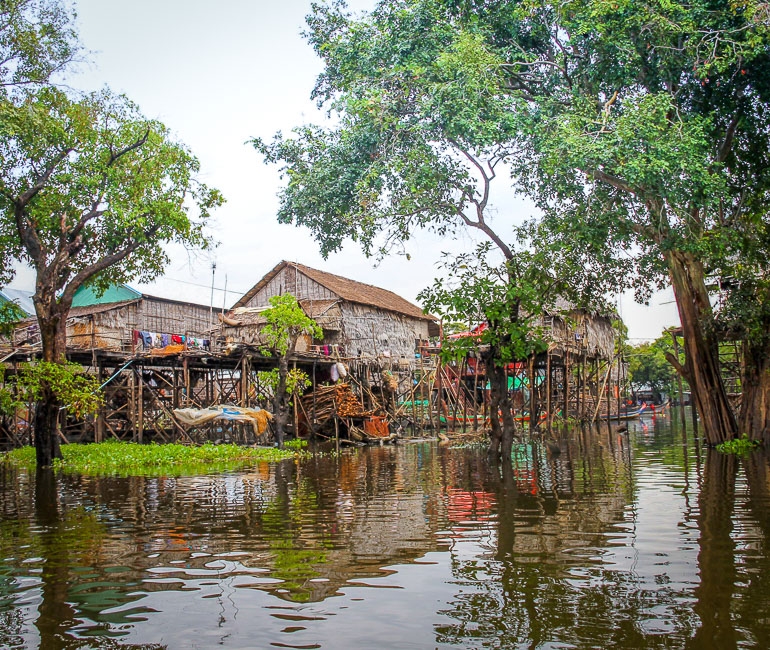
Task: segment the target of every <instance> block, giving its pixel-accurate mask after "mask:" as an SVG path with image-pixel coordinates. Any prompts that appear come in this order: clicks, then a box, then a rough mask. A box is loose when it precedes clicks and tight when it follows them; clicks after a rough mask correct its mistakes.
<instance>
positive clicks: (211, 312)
mask: <svg viewBox="0 0 770 650" xmlns="http://www.w3.org/2000/svg"><path fill="white" fill-rule="evenodd" d="M216 272H217V263H216V262H212V263H211V299H210V300H209V322H210V323H211V327H214V276H215V275H216Z"/></svg>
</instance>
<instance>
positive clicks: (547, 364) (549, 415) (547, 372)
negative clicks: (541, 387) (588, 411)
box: [545, 349, 553, 433]
mask: <svg viewBox="0 0 770 650" xmlns="http://www.w3.org/2000/svg"><path fill="white" fill-rule="evenodd" d="M551 370H552V368H551V350H550V349H549V350H548V351H547V352H546V358H545V410H546V416H545V418H546V429H547V431H548V433H551V426H552V425H553V413H551V410H552V404H551V388H552V377H551Z"/></svg>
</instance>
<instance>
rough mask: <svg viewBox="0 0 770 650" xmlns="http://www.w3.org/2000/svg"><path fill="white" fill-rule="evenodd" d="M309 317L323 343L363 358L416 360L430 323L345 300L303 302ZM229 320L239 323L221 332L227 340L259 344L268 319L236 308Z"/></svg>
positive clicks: (302, 345) (301, 346)
mask: <svg viewBox="0 0 770 650" xmlns="http://www.w3.org/2000/svg"><path fill="white" fill-rule="evenodd" d="M301 304H302V306H303V309H304V310H305V313H307V314H308V316H311V317H313V318H315V319H316V322H318V324H319V325H320V326H321V327H322V329H323V332H324V338H323V343H325V344H330V345H333V344H336V345H340V346H341V347H342V348H343V350H344V352H345V355H346V356H356V357H358V356H360V357H364V358H374V357H377V356H379V357H382V358H391V359H393V360H398V359H406V360H408V361H409V363H413V362H414V352H415V341H416V340H417V339H423V340H424V339H427V338H428V322H427V321H424V320H418V319H416V318H410V317H409V316H405V315H402V314H396V313H394V312H390V311H385V310H382V309H377V308H376V307H369V306H366V305H358V304H354V303H349V302H345V301H335V303H334V304H333V305H328V301H326V302H325V301H318V302H314V303H313V304H312V305H311V304H310V301H305V300H303V301H301ZM247 309H248V308H247ZM228 320H229V321H230V322H238V323H240V325H238V326H233V325H224V327H223V328H222V333H223V335H224V336H225V338H226V341H227V342H228V343H247V344H251V345H260V344H262V343H263V340H262V338H261V336H260V330H261V329H262V327H264V324H265V320H264V318H263V317H262V316H260V315H259V314H258V313H254V312H251V313H249V312H241V313H239V310H237V309H236V310H234V311H232V312H230V314H228ZM311 343H312V342H311V341H310V340H309V339H308V340H307V341H302V342H300V343H299V344H298V346H297V351H298V352H303V351H305V350H307V349H309V346H310V345H311Z"/></svg>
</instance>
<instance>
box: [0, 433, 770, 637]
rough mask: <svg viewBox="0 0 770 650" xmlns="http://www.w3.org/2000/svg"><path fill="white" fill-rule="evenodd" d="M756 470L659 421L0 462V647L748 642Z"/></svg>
mask: <svg viewBox="0 0 770 650" xmlns="http://www.w3.org/2000/svg"><path fill="white" fill-rule="evenodd" d="M701 462H702V463H703V464H702V465H701ZM701 469H702V471H701ZM769 490H770V465H768V460H767V456H766V455H764V454H762V453H757V454H753V455H751V456H749V457H747V458H745V459H736V458H734V457H726V456H723V455H720V454H718V453H716V452H706V451H705V450H704V451H703V457H702V458H701V457H700V456H697V455H695V450H694V449H693V448H692V445H688V441H687V438H686V437H685V438H682V436H681V434H680V432H677V431H674V430H672V429H671V428H670V427H668V426H661V425H660V424H658V426H649V427H648V428H647V430H643V429H642V430H639V431H637V432H634V433H632V434H631V435H630V436H628V435H623V434H620V435H619V434H617V433H615V432H614V429H612V428H610V429H608V428H607V426H606V424H605V425H603V426H602V427H601V428H600V429H598V430H596V429H593V430H589V429H583V430H577V431H572V432H570V433H569V434H567V435H564V436H563V437H562V438H561V439H560V440H558V441H556V444H555V445H551V446H550V449H549V447H548V446H544V445H542V444H541V443H540V442H539V441H535V442H525V443H521V444H520V445H517V446H516V448H515V450H514V454H513V457H512V461H511V462H510V463H503V464H500V465H492V466H490V465H489V463H488V462H487V459H486V456H485V453H484V451H483V449H478V450H477V449H473V448H471V449H451V448H442V447H438V446H436V445H434V444H421V445H404V446H403V447H401V448H380V449H369V450H366V451H363V452H354V453H349V454H343V455H341V456H340V457H320V456H319V457H315V458H311V459H307V460H301V461H297V462H286V463H281V464H277V465H268V464H264V463H262V464H258V465H255V466H254V467H253V468H250V469H246V470H242V471H235V472H231V473H226V474H216V475H211V476H190V477H178V478H158V477H155V478H152V477H130V478H96V477H80V476H58V477H57V476H55V475H54V474H51V473H48V474H46V473H42V472H41V473H38V474H37V475H31V476H30V475H26V474H24V473H13V472H10V471H4V470H0V646H23V645H27V646H35V645H40V646H41V647H83V646H85V647H151V646H146V645H141V643H148V642H151V641H154V640H159V639H160V637H164V638H168V639H172V640H173V641H172V642H171V643H170V645H171V646H174V647H176V646H179V645H184V644H185V643H191V642H195V643H199V644H201V645H208V644H211V645H213V644H222V645H228V644H229V645H232V646H234V647H243V646H244V645H249V644H251V645H257V646H264V645H270V644H271V643H281V644H283V645H289V646H294V645H299V646H302V645H304V646H308V647H309V646H313V645H316V646H318V645H320V646H323V647H332V646H334V647H350V646H354V645H356V644H357V645H358V647H360V646H361V644H362V643H363V645H369V643H367V642H371V643H370V645H371V646H377V645H380V644H379V643H378V641H381V642H382V644H385V640H388V641H389V642H394V641H398V639H407V640H408V642H412V643H418V639H419V640H420V641H419V642H420V643H422V644H423V645H425V644H427V645H431V646H432V645H436V646H461V647H473V648H475V647H479V646H485V645H488V646H492V647H516V646H522V647H523V646H527V647H543V646H549V645H552V646H561V645H572V646H580V647H645V646H660V645H664V646H674V647H684V646H691V647H734V646H741V645H744V646H755V647H768V646H770V638H768V631H767V629H768V626H767V625H766V624H765V622H766V621H767V620H768V617H770V560H769V559H768V558H769V557H770V549H768V540H770V519H769V513H770V493H769ZM35 496H38V497H39V498H38V499H35ZM420 580H429V581H430V582H420ZM428 594H430V596H428ZM431 598H432V599H433V600H431ZM383 612H387V616H385V615H384V614H383ZM407 629H408V630H409V631H405V630H407ZM341 630H345V632H344V634H343V633H342V632H341ZM341 634H343V636H340V635H341ZM420 634H422V635H423V636H419V635H420ZM426 634H427V638H426V636H425V635H426ZM362 639H363V641H362ZM132 644H133V645H132Z"/></svg>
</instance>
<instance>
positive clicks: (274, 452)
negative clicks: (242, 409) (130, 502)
mask: <svg viewBox="0 0 770 650" xmlns="http://www.w3.org/2000/svg"><path fill="white" fill-rule="evenodd" d="M61 450H62V456H63V459H62V460H55V461H54V468H55V469H60V470H63V471H66V472H77V473H80V474H120V475H124V476H129V475H145V474H148V473H149V474H153V475H159V476H163V475H166V474H169V473H176V472H178V471H179V470H180V469H181V470H183V471H185V472H186V471H195V470H196V466H209V467H210V466H211V465H221V464H225V463H240V462H248V461H254V460H268V461H276V460H282V459H283V458H288V457H290V456H292V455H293V454H294V453H295V452H294V451H284V450H280V449H275V448H272V447H263V448H253V447H239V446H238V445H212V444H205V445H202V446H200V447H188V446H185V445H177V444H162V445H157V444H152V445H139V444H135V443H130V442H117V441H112V442H102V443H98V444H87V445H83V444H70V445H62V448H61ZM3 461H4V462H6V463H10V464H11V465H15V466H17V467H27V468H33V467H34V466H35V449H34V447H22V448H20V449H15V450H13V451H11V452H8V453H7V454H5V455H4V456H3Z"/></svg>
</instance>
